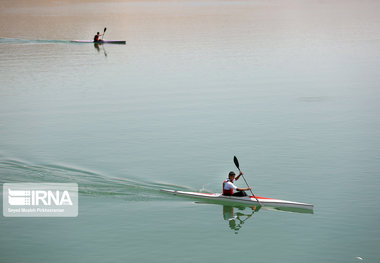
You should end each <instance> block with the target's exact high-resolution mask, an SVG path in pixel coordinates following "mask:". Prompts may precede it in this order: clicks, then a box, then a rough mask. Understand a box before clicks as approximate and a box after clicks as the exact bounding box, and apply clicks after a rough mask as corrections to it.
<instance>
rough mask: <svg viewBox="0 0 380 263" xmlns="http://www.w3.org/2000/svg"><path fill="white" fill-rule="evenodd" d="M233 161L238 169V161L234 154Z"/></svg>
mask: <svg viewBox="0 0 380 263" xmlns="http://www.w3.org/2000/svg"><path fill="white" fill-rule="evenodd" d="M234 163H235V165H236V167H237V168H238V169H239V170H240V168H239V161H238V159H237V158H236V156H234Z"/></svg>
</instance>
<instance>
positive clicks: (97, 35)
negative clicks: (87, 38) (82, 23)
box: [94, 32, 103, 42]
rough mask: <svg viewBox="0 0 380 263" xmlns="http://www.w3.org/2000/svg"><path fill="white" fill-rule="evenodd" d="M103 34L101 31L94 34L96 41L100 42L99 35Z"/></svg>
mask: <svg viewBox="0 0 380 263" xmlns="http://www.w3.org/2000/svg"><path fill="white" fill-rule="evenodd" d="M101 36H103V34H100V33H99V32H98V33H96V35H95V36H94V42H99V41H100V39H99V37H101Z"/></svg>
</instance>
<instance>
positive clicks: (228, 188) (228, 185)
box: [223, 171, 252, 196]
mask: <svg viewBox="0 0 380 263" xmlns="http://www.w3.org/2000/svg"><path fill="white" fill-rule="evenodd" d="M242 175H243V173H242V172H241V171H240V173H239V175H238V176H237V177H236V178H235V176H236V174H235V173H234V172H232V171H231V172H230V173H229V174H228V179H227V180H226V181H224V182H223V195H233V196H247V194H246V193H245V192H244V191H248V190H251V189H252V188H251V187H247V188H238V187H236V185H234V183H233V182H234V180H236V181H237V180H239V177H240V176H242ZM234 190H237V191H238V192H236V193H234Z"/></svg>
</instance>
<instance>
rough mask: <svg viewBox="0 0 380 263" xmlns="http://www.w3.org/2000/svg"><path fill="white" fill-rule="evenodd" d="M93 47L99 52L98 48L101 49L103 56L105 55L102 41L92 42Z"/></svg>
mask: <svg viewBox="0 0 380 263" xmlns="http://www.w3.org/2000/svg"><path fill="white" fill-rule="evenodd" d="M94 48H95V49H96V50H97V51H98V52H99V53H100V50H103V52H104V56H105V57H107V52H106V49H105V48H104V45H102V43H94Z"/></svg>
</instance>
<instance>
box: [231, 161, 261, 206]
mask: <svg viewBox="0 0 380 263" xmlns="http://www.w3.org/2000/svg"><path fill="white" fill-rule="evenodd" d="M234 163H235V165H236V167H237V168H238V169H239V172H241V171H240V168H239V161H238V159H237V158H236V156H234ZM241 176H243V179H244V182H245V183H246V184H247V186H248V187H249V185H248V183H247V180H245V177H244V175H243V174H242V175H241ZM250 191H251V194H252V196H253V197H254V198H255V199H256V201H257V202H258V203H259V205H261V206H263V205H262V204H261V203H260V201H259V200H258V199H257V198H256V196H255V195H254V194H253V192H252V190H250Z"/></svg>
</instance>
